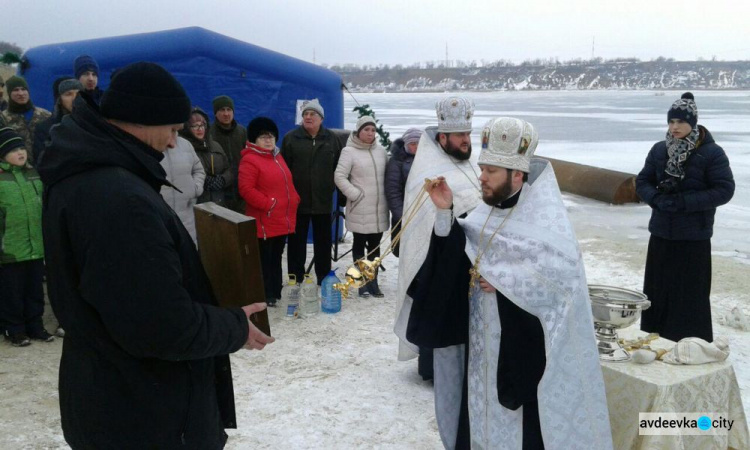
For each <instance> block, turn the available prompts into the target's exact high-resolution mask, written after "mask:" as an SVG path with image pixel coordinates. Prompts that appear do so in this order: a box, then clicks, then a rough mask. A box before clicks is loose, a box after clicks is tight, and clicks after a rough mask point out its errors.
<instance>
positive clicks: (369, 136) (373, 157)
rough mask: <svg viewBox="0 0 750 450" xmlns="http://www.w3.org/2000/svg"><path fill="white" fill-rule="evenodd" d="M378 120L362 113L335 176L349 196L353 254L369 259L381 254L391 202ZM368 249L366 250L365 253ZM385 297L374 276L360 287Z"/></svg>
mask: <svg viewBox="0 0 750 450" xmlns="http://www.w3.org/2000/svg"><path fill="white" fill-rule="evenodd" d="M375 125H376V122H375V119H374V118H373V117H371V116H363V117H361V118H360V119H359V120H358V121H357V125H356V129H355V130H354V131H352V134H351V135H350V136H349V139H348V140H347V142H346V147H344V149H343V150H341V157H340V158H339V163H338V165H337V166H336V172H335V173H334V176H333V179H334V181H335V182H336V186H337V187H338V188H339V189H340V190H341V192H343V193H344V195H345V196H346V228H347V230H349V231H351V232H352V234H353V235H354V242H353V243H352V256H353V257H354V260H355V261H357V260H358V259H361V258H363V257H365V256H367V259H369V260H370V261H372V260H374V259H375V258H377V257H379V256H380V249H379V246H380V240H381V239H382V238H383V232H384V231H386V230H388V228H389V227H388V203H387V202H386V198H385V187H384V180H385V166H386V161H387V159H388V156H387V155H386V153H385V148H383V146H381V145H380V144H379V143H378V142H377V140H376V137H377V131H376V128H375ZM365 249H366V250H367V253H365ZM370 294H372V295H373V296H374V297H383V296H384V295H383V293H382V292H381V291H380V287H379V286H378V278H377V274H376V276H375V279H374V280H373V281H372V282H371V283H369V284H367V285H365V286H363V287H361V288H359V296H360V297H369V295H370Z"/></svg>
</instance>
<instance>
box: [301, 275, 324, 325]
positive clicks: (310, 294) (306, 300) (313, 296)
mask: <svg viewBox="0 0 750 450" xmlns="http://www.w3.org/2000/svg"><path fill="white" fill-rule="evenodd" d="M299 300H300V303H299V314H300V316H301V317H310V316H314V315H315V314H317V313H318V312H320V302H319V301H318V285H317V284H315V282H314V281H313V279H312V278H311V277H310V275H305V281H304V283H302V286H301V287H300V299H299Z"/></svg>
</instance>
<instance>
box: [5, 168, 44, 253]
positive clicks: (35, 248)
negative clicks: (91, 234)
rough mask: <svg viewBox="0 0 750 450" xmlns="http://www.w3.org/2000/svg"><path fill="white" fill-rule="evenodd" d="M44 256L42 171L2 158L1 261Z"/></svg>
mask: <svg viewBox="0 0 750 450" xmlns="http://www.w3.org/2000/svg"><path fill="white" fill-rule="evenodd" d="M42 258H44V245H43V241H42V181H41V180H40V179H39V174H38V173H37V172H36V170H34V169H33V168H31V167H29V166H27V167H18V166H11V165H10V164H8V163H7V162H4V161H3V162H0V265H1V264H8V263H16V262H23V261H31V260H34V259H42Z"/></svg>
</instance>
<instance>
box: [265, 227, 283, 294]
mask: <svg viewBox="0 0 750 450" xmlns="http://www.w3.org/2000/svg"><path fill="white" fill-rule="evenodd" d="M286 236H287V235H283V236H275V237H272V238H267V239H258V246H259V247H260V267H261V270H262V271H263V287H264V289H265V291H266V298H267V299H270V298H273V299H276V300H278V299H280V298H281V286H282V284H283V282H282V280H281V255H282V254H283V253H284V245H286Z"/></svg>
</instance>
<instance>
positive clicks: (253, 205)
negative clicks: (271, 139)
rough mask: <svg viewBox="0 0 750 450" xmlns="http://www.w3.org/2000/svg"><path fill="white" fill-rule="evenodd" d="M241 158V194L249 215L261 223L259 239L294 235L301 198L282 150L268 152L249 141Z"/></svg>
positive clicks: (258, 224) (246, 212)
mask: <svg viewBox="0 0 750 450" xmlns="http://www.w3.org/2000/svg"><path fill="white" fill-rule="evenodd" d="M241 155H242V159H241V160H240V171H239V190H240V195H241V196H242V198H243V199H244V200H245V204H246V206H245V214H246V215H248V216H251V217H254V218H255V219H256V220H257V226H258V239H266V238H271V237H275V236H282V235H286V234H292V233H294V229H295V225H296V222H297V206H299V201H300V199H299V195H298V194H297V191H296V190H295V189H294V183H292V173H291V172H290V171H289V167H287V165H286V162H284V158H283V157H282V156H281V155H280V154H278V149H274V150H266V149H264V148H260V147H258V146H257V145H255V144H251V143H249V142H248V143H247V144H246V145H245V149H244V150H242V153H241Z"/></svg>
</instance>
